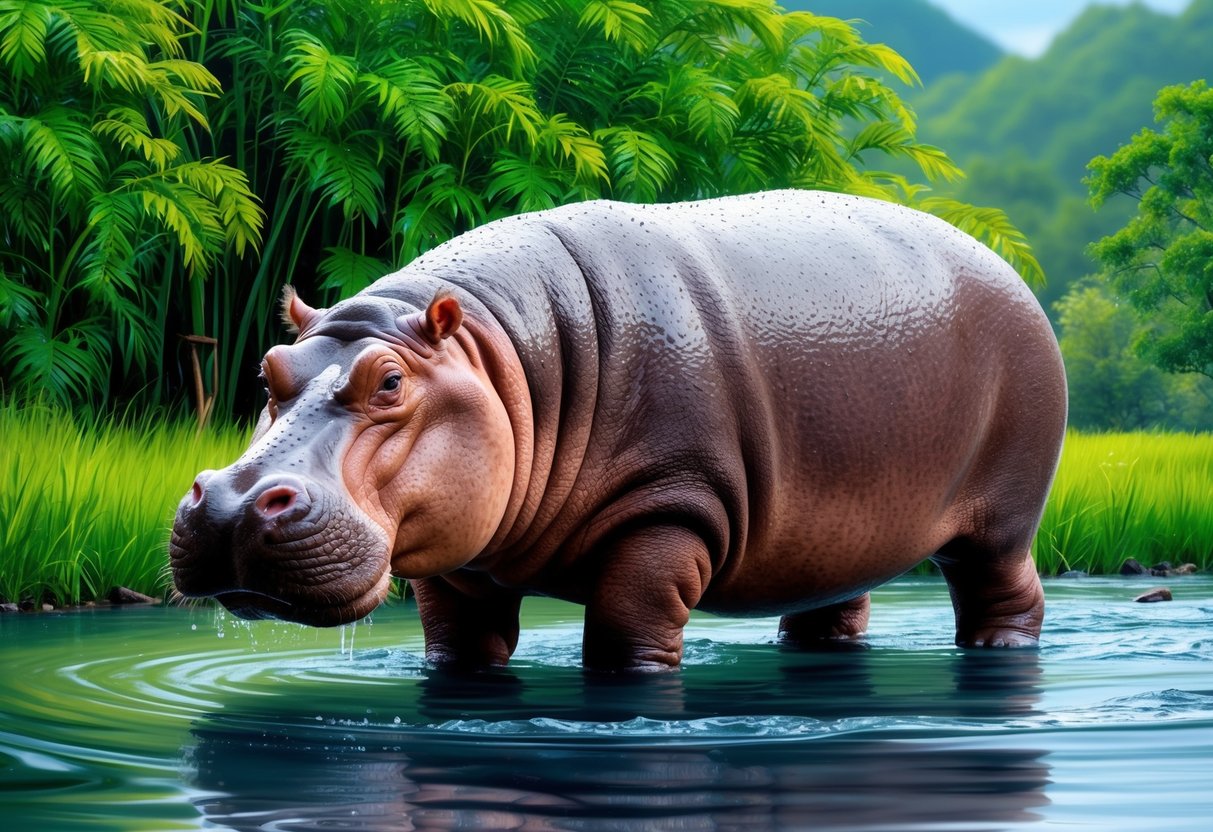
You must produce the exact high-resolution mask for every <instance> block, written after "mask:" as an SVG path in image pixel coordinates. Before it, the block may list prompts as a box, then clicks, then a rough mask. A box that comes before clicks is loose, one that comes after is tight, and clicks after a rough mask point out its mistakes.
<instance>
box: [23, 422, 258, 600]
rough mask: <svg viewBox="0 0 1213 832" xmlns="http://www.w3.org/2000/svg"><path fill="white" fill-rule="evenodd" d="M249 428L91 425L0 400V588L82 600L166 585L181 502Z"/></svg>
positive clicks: (231, 454)
mask: <svg viewBox="0 0 1213 832" xmlns="http://www.w3.org/2000/svg"><path fill="white" fill-rule="evenodd" d="M246 443H247V431H245V430H243V429H239V428H232V427H226V428H212V429H209V430H207V431H205V432H202V433H199V432H198V431H197V429H196V427H195V426H194V424H193V423H192V422H186V421H184V420H180V421H174V420H168V421H161V420H157V419H153V418H149V417H146V416H145V417H142V418H131V419H127V420H120V421H97V422H86V423H84V424H81V423H78V422H75V421H73V419H72V418H71V417H70V416H69V415H67V414H65V413H64V412H63V411H61V410H58V409H53V408H47V407H25V408H17V407H15V406H14V405H12V404H0V596H3V597H4V598H5V599H6V600H8V601H18V600H23V599H26V598H33V599H35V600H40V599H42V598H46V597H50V598H53V599H54V600H56V601H58V602H61V603H79V602H80V601H82V600H89V599H92V598H95V597H98V596H102V595H104V594H105V593H106V592H107V591H109V589H111V588H112V587H115V586H125V587H130V588H131V589H135V590H138V591H140V592H145V593H148V594H151V595H158V594H160V593H162V592H163V591H164V589H165V588H166V586H167V577H166V575H165V571H164V567H165V564H166V561H167V545H166V544H167V540H168V533H169V528H170V526H171V525H172V517H173V512H174V510H175V509H176V505H177V501H178V500H180V499H181V497H182V495H184V494H185V492H186V490H187V489H188V488H189V487H190V483H191V482H193V478H194V475H195V474H196V473H197V472H198V471H199V470H200V469H202V468H208V467H222V466H223V465H226V464H228V463H229V462H231V461H232V460H233V459H235V458H236V456H238V455H239V453H240V450H241V449H242V447H243V446H244V445H245V444H246Z"/></svg>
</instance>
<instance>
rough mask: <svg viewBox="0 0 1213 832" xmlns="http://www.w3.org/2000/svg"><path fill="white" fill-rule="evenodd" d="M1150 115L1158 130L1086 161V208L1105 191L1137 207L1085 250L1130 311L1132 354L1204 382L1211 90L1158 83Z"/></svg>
mask: <svg viewBox="0 0 1213 832" xmlns="http://www.w3.org/2000/svg"><path fill="white" fill-rule="evenodd" d="M1154 110H1155V116H1156V119H1157V121H1159V122H1160V123H1161V125H1162V128H1161V130H1152V129H1149V128H1147V129H1143V130H1142V131H1141V132H1140V133H1138V134H1137V135H1136V136H1134V137H1133V139H1132V141H1130V142H1129V143H1128V144H1126V145H1124V146H1122V147H1121V148H1120V149H1119V150H1117V151H1116V152H1115V153H1113V154H1112V155H1111V156H1110V157H1106V156H1098V157H1096V158H1095V159H1093V160H1092V161H1091V164H1090V170H1091V176H1090V178H1089V180H1088V184H1089V186H1090V189H1091V199H1092V202H1093V203H1094V204H1095V205H1096V206H1099V205H1101V204H1102V203H1103V202H1104V201H1105V200H1107V199H1108V198H1109V197H1110V196H1112V195H1114V194H1127V195H1128V196H1130V197H1132V198H1133V199H1135V200H1137V203H1138V206H1137V214H1136V215H1135V216H1134V217H1133V218H1132V219H1131V220H1129V222H1128V224H1127V225H1125V227H1124V228H1122V229H1121V230H1119V231H1117V232H1116V233H1115V234H1112V235H1111V236H1108V237H1105V238H1104V239H1102V240H1100V241H1099V242H1098V243H1097V244H1095V246H1093V249H1092V250H1093V252H1094V254H1095V255H1096V257H1098V259H1099V261H1100V262H1101V263H1102V264H1103V266H1104V267H1105V269H1106V274H1107V278H1108V280H1109V281H1110V283H1111V285H1112V286H1113V287H1114V288H1115V289H1116V291H1117V292H1118V293H1120V294H1121V295H1122V296H1123V297H1126V298H1127V299H1128V300H1129V302H1130V303H1131V304H1132V306H1133V308H1134V309H1135V310H1136V311H1137V313H1138V327H1137V333H1136V335H1135V340H1136V345H1137V348H1138V350H1139V352H1140V354H1141V355H1143V356H1145V357H1147V358H1148V359H1149V360H1150V361H1152V362H1153V363H1154V364H1156V365H1157V366H1159V367H1160V368H1162V369H1163V370H1166V371H1169V372H1181V373H1185V372H1192V373H1200V374H1202V375H1205V376H1209V377H1213V90H1210V89H1209V86H1208V84H1206V83H1205V82H1204V81H1196V82H1194V83H1192V84H1189V85H1187V86H1182V85H1181V86H1173V87H1166V88H1164V89H1163V90H1161V91H1160V92H1159V94H1158V97H1157V98H1156V100H1155V103H1154Z"/></svg>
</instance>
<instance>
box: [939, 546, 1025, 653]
mask: <svg viewBox="0 0 1213 832" xmlns="http://www.w3.org/2000/svg"><path fill="white" fill-rule="evenodd" d="M971 554H972V553H971ZM939 565H940V567H941V569H942V571H943V574H944V577H945V578H946V579H947V581H948V589H949V591H950V592H951V594H952V607H953V609H954V610H955V612H956V644H957V645H958V646H960V647H1033V646H1035V645H1036V643H1037V639H1038V638H1039V637H1040V626H1041V623H1042V622H1043V621H1044V615H1045V596H1044V590H1043V589H1042V588H1041V585H1040V576H1039V575H1038V574H1037V573H1036V565H1035V564H1034V563H1033V562H1032V558H1031V557H1030V556H1028V555H1027V553H1026V552H1024V554H1023V555H1022V556H1021V557H1015V558H1010V559H1004V558H985V559H983V558H980V557H974V558H972V559H971V560H968V561H952V562H947V561H945V562H941V563H940V564H939Z"/></svg>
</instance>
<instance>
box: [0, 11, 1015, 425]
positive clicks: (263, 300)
mask: <svg viewBox="0 0 1213 832" xmlns="http://www.w3.org/2000/svg"><path fill="white" fill-rule="evenodd" d="M187 19H188V21H189V22H190V25H191V26H192V27H193V28H190V26H187V24H186V20H187ZM884 79H898V83H902V82H904V83H912V82H914V81H915V79H916V76H915V74H914V71H913V70H912V69H911V67H910V65H909V64H908V63H907V62H906V61H905V60H904V59H902V58H901V57H900V56H899V55H898V54H897V53H896V52H894V51H893V50H892V49H890V48H888V47H885V46H882V45H878V44H870V43H866V42H864V41H863V40H862V39H861V38H860V37H859V36H858V34H857V33H856V31H855V30H854V29H853V28H852V27H851V26H849V25H847V24H845V23H843V22H841V21H839V20H836V19H833V18H828V17H820V16H815V15H813V14H809V13H803V12H802V13H791V14H784V13H782V12H781V11H780V10H779V9H778V8H777V7H776V6H775V5H774V3H773V2H772V0H661V1H660V2H653V3H648V4H637V3H632V2H628V0H496V1H495V0H397V1H396V2H385V1H384V0H378V1H375V0H373V1H372V2H365V0H360V2H354V0H299V1H298V2H291V3H282V4H278V5H276V6H274V5H255V4H252V3H239V2H236V1H235V0H121V2H120V3H117V4H115V3H113V2H108V3H103V2H100V0H66V2H57V3H50V2H41V1H40V0H29V2H24V0H0V141H2V142H4V143H5V147H6V148H9V152H7V153H6V154H5V160H6V164H5V165H4V166H3V169H2V170H0V204H3V205H4V206H5V212H4V215H3V216H0V233H3V234H4V236H5V238H6V239H7V240H11V241H15V242H14V245H12V246H11V248H12V251H11V252H8V253H6V255H5V256H6V259H5V260H4V261H3V266H2V267H3V274H4V278H3V283H2V284H0V336H3V337H4V338H5V340H6V343H7V344H8V345H9V346H7V347H6V348H5V350H4V352H3V353H2V354H0V362H2V365H3V372H4V378H5V386H6V388H7V393H8V394H9V395H12V394H18V395H25V394H28V393H30V392H31V391H45V392H46V393H48V394H50V395H51V396H53V397H54V398H58V399H60V400H70V401H73V402H76V403H80V402H82V401H89V400H94V401H95V400H96V399H97V398H99V397H103V395H104V392H105V391H106V390H107V389H111V387H110V386H109V385H117V387H116V389H117V392H119V393H121V394H123V395H125V396H129V395H131V394H132V393H136V392H138V391H139V389H141V388H142V389H143V391H144V392H143V398H144V399H145V400H150V401H163V400H164V399H165V398H166V396H164V395H162V391H161V387H160V385H161V382H162V380H164V379H166V378H167V379H168V380H169V382H170V386H171V387H173V388H174V389H175V390H178V391H179V390H180V389H181V387H182V386H183V381H184V379H183V378H182V377H181V372H180V368H181V367H182V366H183V364H184V361H183V360H182V359H183V353H182V350H183V347H181V346H180V345H179V343H178V341H177V339H176V338H175V337H173V336H175V335H186V334H194V335H203V336H212V337H214V338H216V339H217V346H216V347H215V354H214V356H213V359H212V360H214V361H217V362H218V366H217V368H216V369H217V370H218V378H219V381H218V388H219V389H218V390H217V391H214V392H217V394H218V397H219V406H218V409H217V411H218V412H220V413H231V412H232V410H233V407H234V405H235V403H236V402H237V400H238V398H239V394H240V391H241V390H245V391H246V392H251V388H252V387H253V384H252V377H251V376H252V374H251V373H248V372H247V369H246V368H247V367H248V366H250V365H251V364H252V362H253V361H254V359H255V357H256V356H257V355H259V354H260V352H261V351H262V350H264V349H265V347H266V346H268V344H269V343H271V342H273V341H275V340H277V339H278V338H279V336H280V331H279V324H278V323H277V314H276V308H275V307H276V302H277V297H278V296H279V294H280V291H281V287H282V285H283V284H284V283H286V282H294V283H297V284H300V285H301V286H302V287H303V288H304V290H305V291H308V292H310V295H309V296H310V297H311V298H313V300H314V301H316V300H318V301H319V302H328V301H331V300H333V299H335V298H337V297H340V296H344V295H348V294H350V293H352V292H355V291H357V290H358V289H360V288H362V287H363V286H365V285H366V284H367V283H368V282H369V281H371V280H372V279H373V278H375V277H377V276H379V275H380V274H382V273H385V272H387V271H389V270H391V269H393V268H396V267H399V266H401V265H403V264H404V263H406V262H407V261H409V260H410V259H411V258H413V257H414V256H416V254H418V253H419V252H421V251H424V250H425V249H427V248H429V247H432V246H434V245H436V244H438V243H440V242H442V241H443V240H445V239H447V238H449V237H451V236H452V235H454V234H457V233H459V232H461V231H464V230H467V229H469V228H471V227H473V226H475V225H478V224H480V223H483V222H486V221H488V220H492V219H494V218H497V217H500V216H504V215H507V214H512V213H516V212H519V211H527V210H533V209H539V208H545V207H548V206H552V205H556V204H560V203H564V202H569V201H575V200H580V199H587V198H592V197H600V196H602V197H612V198H616V199H625V200H636V201H653V200H658V201H664V200H675V199H688V198H696V197H708V196H714V195H720V194H726V193H735V192H743V191H753V190H758V189H763V188H775V187H789V186H790V187H816V188H826V189H834V190H845V191H849V192H854V193H864V194H872V195H877V196H881V197H884V198H889V199H897V200H900V201H904V202H910V203H912V204H915V205H917V206H919V207H922V208H923V209H925V210H931V211H934V212H936V213H938V214H940V215H941V216H945V217H947V218H948V219H950V220H952V221H953V222H956V223H957V224H958V225H960V226H961V227H963V228H965V229H966V230H969V231H971V232H972V233H974V234H977V235H979V236H981V237H982V238H983V239H985V240H986V241H987V242H988V243H990V244H991V245H992V246H993V247H994V248H996V249H997V250H999V251H1000V253H1002V254H1003V255H1004V256H1006V257H1007V258H1008V259H1009V260H1011V261H1012V263H1013V264H1014V265H1016V266H1017V267H1018V268H1020V270H1021V271H1022V272H1023V273H1024V274H1025V277H1027V278H1029V279H1034V278H1035V276H1036V275H1037V274H1038V269H1037V267H1036V264H1035V261H1034V260H1033V259H1032V257H1031V254H1030V252H1029V251H1028V249H1027V247H1026V245H1025V244H1024V241H1023V238H1022V236H1021V235H1019V234H1018V232H1017V231H1016V230H1015V229H1014V228H1013V227H1012V226H1011V225H1010V224H1009V223H1008V222H1007V221H1006V218H1005V217H1004V216H1003V215H1001V213H999V212H997V211H991V210H981V211H978V210H976V209H971V208H968V207H967V206H964V205H961V204H959V203H957V202H955V201H954V200H948V199H943V198H940V197H937V196H933V195H929V194H928V193H927V192H926V191H924V190H923V189H922V188H921V185H920V184H914V183H913V182H912V180H907V179H904V178H902V177H899V176H894V175H891V174H886V173H881V172H880V170H879V168H880V167H884V166H885V165H884V164H882V163H883V162H887V161H890V160H902V161H904V162H905V163H906V164H908V166H909V169H911V170H913V171H916V176H917V177H918V179H919V180H920V181H921V180H922V179H923V178H925V179H927V180H948V179H954V178H956V177H957V176H958V175H959V171H958V170H957V168H956V167H955V166H954V165H953V164H952V162H951V161H950V160H949V159H948V157H947V156H945V155H944V154H943V153H942V152H941V151H940V150H938V149H936V148H934V147H931V146H928V145H924V144H921V143H919V142H918V141H917V140H916V139H915V138H914V134H915V129H916V124H915V120H914V117H913V114H912V113H911V112H910V111H909V110H908V109H907V108H906V107H905V106H904V105H903V103H902V102H901V100H900V99H899V97H898V95H897V94H896V93H895V92H894V91H893V90H892V89H891V88H890V86H888V84H886V82H885V80H884ZM874 163H876V164H875V165H874ZM869 165H874V167H875V168H876V169H872V168H870V167H869ZM254 195H255V196H254ZM258 204H260V209H259V207H258ZM261 209H263V210H264V215H262V214H261V213H260V210H261ZM317 294H319V297H318V298H317ZM111 355H112V356H113V357H114V358H115V359H119V360H118V361H115V362H114V363H115V365H116V366H117V369H116V370H114V371H113V372H111V369H110V362H109V361H108V360H107V359H108V358H109V357H110V356H111ZM201 369H202V373H201V374H202V375H203V376H204V377H207V378H209V372H208V370H207V368H206V367H205V366H204V367H202V368H201Z"/></svg>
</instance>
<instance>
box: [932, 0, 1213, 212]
mask: <svg viewBox="0 0 1213 832" xmlns="http://www.w3.org/2000/svg"><path fill="white" fill-rule="evenodd" d="M1210 75H1213V0H1194V2H1193V3H1192V4H1191V5H1190V6H1189V7H1188V9H1187V10H1186V11H1185V12H1183V13H1182V14H1180V15H1178V16H1170V15H1166V14H1162V13H1159V12H1155V11H1153V10H1151V9H1149V8H1147V7H1146V6H1144V5H1140V4H1135V5H1129V6H1123V7H1116V6H1091V7H1089V8H1088V9H1087V10H1086V11H1085V12H1083V13H1082V14H1081V15H1080V16H1079V17H1078V18H1077V19H1076V20H1075V21H1074V22H1073V23H1072V24H1071V25H1070V27H1069V28H1068V29H1066V30H1065V31H1064V32H1062V33H1061V34H1060V35H1059V36H1058V37H1057V38H1056V39H1055V40H1054V41H1053V43H1052V44H1051V45H1050V47H1049V49H1048V50H1047V51H1046V52H1045V53H1044V54H1043V55H1042V56H1041V57H1039V58H1037V59H1035V60H1026V59H1024V58H1019V57H1013V56H1011V57H1006V58H1003V59H1002V60H1001V61H1000V62H999V63H998V64H996V65H995V66H994V67H993V68H992V69H990V70H989V71H987V72H985V73H983V74H981V75H980V76H978V77H976V78H975V79H974V78H970V79H969V81H968V83H965V84H963V86H962V85H959V84H958V83H957V82H956V80H954V79H950V80H949V82H948V83H945V84H940V85H937V86H932V85H929V84H928V86H927V88H926V89H925V90H924V91H923V93H922V94H920V95H917V96H915V97H914V106H915V108H916V110H917V111H918V114H919V118H920V120H921V124H920V131H919V135H920V137H921V138H922V139H924V140H925V141H928V142H932V143H934V144H938V145H940V146H942V147H944V148H946V149H947V150H948V152H949V153H950V154H951V155H952V156H953V158H955V159H956V160H957V161H959V162H960V163H961V165H962V166H963V165H964V164H965V162H967V161H970V160H971V159H972V158H973V157H974V156H977V155H984V156H999V157H1001V156H1008V155H1011V154H1016V153H1018V154H1021V155H1023V156H1025V157H1027V158H1032V159H1036V160H1038V161H1040V162H1043V163H1044V164H1046V165H1048V166H1049V167H1050V168H1051V169H1052V170H1053V171H1054V172H1056V173H1057V174H1058V175H1059V176H1060V177H1061V178H1062V179H1063V180H1065V182H1066V183H1067V184H1068V185H1069V186H1071V187H1072V188H1073V189H1074V190H1075V191H1076V192H1077V191H1078V190H1079V189H1080V187H1081V186H1080V184H1079V183H1080V180H1081V179H1082V177H1083V175H1084V174H1085V170H1086V163H1087V162H1088V161H1089V160H1090V159H1091V157H1092V156H1095V155H1096V154H1099V153H1108V152H1111V151H1112V150H1115V149H1116V147H1117V145H1118V144H1120V143H1121V142H1124V141H1126V140H1127V139H1128V137H1129V136H1131V135H1132V134H1133V133H1135V132H1136V131H1137V130H1138V129H1140V128H1141V127H1142V126H1144V125H1147V124H1150V123H1151V121H1152V116H1151V112H1150V102H1151V101H1152V100H1153V98H1154V94H1155V93H1156V92H1157V91H1158V89H1159V88H1160V87H1164V86H1166V85H1168V84H1178V83H1186V82H1188V81H1192V80H1194V79H1196V78H1203V77H1208V76H1210Z"/></svg>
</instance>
